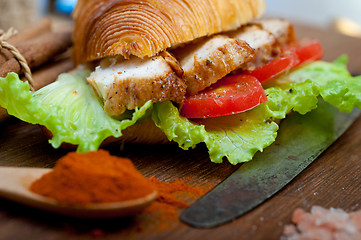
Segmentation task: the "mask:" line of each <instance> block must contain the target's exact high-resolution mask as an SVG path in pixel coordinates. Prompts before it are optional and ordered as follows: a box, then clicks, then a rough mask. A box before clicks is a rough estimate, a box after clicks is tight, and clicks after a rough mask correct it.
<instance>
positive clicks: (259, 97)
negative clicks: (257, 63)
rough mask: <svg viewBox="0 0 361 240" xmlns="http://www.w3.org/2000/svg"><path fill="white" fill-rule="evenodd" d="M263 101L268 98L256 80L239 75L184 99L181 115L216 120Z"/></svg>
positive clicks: (222, 80)
mask: <svg viewBox="0 0 361 240" xmlns="http://www.w3.org/2000/svg"><path fill="white" fill-rule="evenodd" d="M266 101H267V96H266V94H265V92H264V89H263V87H262V85H261V84H260V82H259V81H258V80H257V78H255V77H253V76H250V75H246V74H242V75H235V76H229V77H225V78H223V79H221V80H219V81H218V82H217V83H215V84H213V85H212V86H211V87H209V88H207V89H204V90H203V91H201V92H199V93H197V94H195V95H191V96H187V97H186V99H185V101H184V105H183V106H182V109H181V112H180V113H181V115H182V116H184V117H186V118H208V117H219V116H225V115H231V114H236V113H240V112H243V111H246V110H249V109H252V108H254V107H256V106H258V105H259V104H260V103H262V102H266Z"/></svg>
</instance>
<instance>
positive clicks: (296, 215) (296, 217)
mask: <svg viewBox="0 0 361 240" xmlns="http://www.w3.org/2000/svg"><path fill="white" fill-rule="evenodd" d="M306 218H307V214H306V212H305V211H303V209H302V208H296V209H295V211H294V212H293V215H292V222H293V223H295V224H297V223H299V222H302V221H304V220H305V219H306Z"/></svg>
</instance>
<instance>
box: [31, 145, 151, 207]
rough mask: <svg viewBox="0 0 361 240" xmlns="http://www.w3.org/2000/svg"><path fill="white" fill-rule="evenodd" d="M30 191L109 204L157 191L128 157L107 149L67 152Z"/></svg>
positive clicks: (65, 199) (62, 199)
mask: <svg viewBox="0 0 361 240" xmlns="http://www.w3.org/2000/svg"><path fill="white" fill-rule="evenodd" d="M30 190H31V191H33V192H35V193H37V194H40V195H43V196H46V197H49V198H53V199H56V200H58V201H59V202H60V203H64V204H87V203H110V202H120V201H127V200H133V199H138V198H142V197H145V196H147V195H148V194H151V193H152V192H154V191H155V187H154V186H153V185H152V183H151V182H150V181H149V180H148V179H147V178H145V177H144V176H143V175H142V174H141V173H140V172H139V171H138V170H137V169H136V168H135V167H134V165H133V163H132V162H131V161H130V160H129V159H125V158H120V157H116V156H112V155H110V154H109V153H108V152H107V151H105V150H98V151H96V152H89V153H85V154H83V153H75V152H71V153H68V154H67V155H66V156H64V157H62V158H60V159H59V161H58V162H57V163H56V165H55V167H54V169H53V171H51V172H50V173H48V174H45V175H44V176H43V177H41V178H40V179H38V180H37V181H35V182H34V183H33V184H32V185H31V186H30Z"/></svg>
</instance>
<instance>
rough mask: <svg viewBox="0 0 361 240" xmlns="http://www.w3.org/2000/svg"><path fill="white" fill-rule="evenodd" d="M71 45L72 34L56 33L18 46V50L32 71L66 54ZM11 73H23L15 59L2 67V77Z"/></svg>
mask: <svg viewBox="0 0 361 240" xmlns="http://www.w3.org/2000/svg"><path fill="white" fill-rule="evenodd" d="M71 44H72V40H71V33H70V32H54V33H48V34H45V35H42V36H40V37H37V38H34V39H31V40H28V41H25V42H23V43H21V44H18V45H16V48H17V49H18V50H19V52H20V53H21V55H23V57H24V58H25V60H26V61H27V63H28V65H29V67H30V69H34V68H37V67H39V66H40V65H42V64H44V63H46V62H48V61H50V60H51V59H52V58H53V57H54V56H56V55H58V54H60V53H62V52H65V51H66V50H67V49H68V48H69V47H70V46H71ZM9 72H15V73H17V74H20V73H22V69H21V66H20V64H19V62H18V61H17V60H16V59H15V58H11V59H10V60H8V61H6V62H5V63H4V64H3V65H2V66H1V67H0V77H5V76H6V75H7V74H8V73H9Z"/></svg>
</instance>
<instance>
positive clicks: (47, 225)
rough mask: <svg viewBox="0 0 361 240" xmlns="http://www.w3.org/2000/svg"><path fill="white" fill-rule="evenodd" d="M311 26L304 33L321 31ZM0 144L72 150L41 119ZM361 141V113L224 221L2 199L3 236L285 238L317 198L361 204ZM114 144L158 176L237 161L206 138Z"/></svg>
mask: <svg viewBox="0 0 361 240" xmlns="http://www.w3.org/2000/svg"><path fill="white" fill-rule="evenodd" d="M304 30H305V31H304V33H307V32H312V31H314V30H312V29H309V31H306V30H307V29H306V28H304ZM321 38H322V39H323V40H322V41H326V43H325V45H324V46H325V49H326V52H329V51H331V53H330V54H327V55H326V56H325V57H326V58H331V57H333V53H332V51H336V50H337V49H335V48H334V47H333V46H334V45H336V43H333V42H337V41H339V44H340V45H341V44H346V45H347V46H345V49H346V50H347V49H348V50H347V51H348V52H346V53H348V54H349V56H350V59H352V60H355V61H358V59H359V58H360V56H361V53H359V52H358V51H359V50H358V49H357V50H355V51H351V49H356V48H357V45H356V41H355V39H353V38H348V37H344V36H339V35H338V34H334V33H332V32H327V33H326V32H323V33H322V34H321ZM327 39H328V40H329V41H330V42H329V43H327V41H328V40H327ZM337 39H338V40H337ZM358 43H359V40H358V41H357V44H358ZM352 44H353V45H352ZM337 51H338V50H337ZM326 60H333V59H326ZM359 66H361V65H359ZM359 66H353V65H351V67H352V70H354V71H355V72H358V71H359V70H360V69H359ZM360 72H361V70H360ZM0 143H1V144H0V165H1V166H24V167H52V166H54V164H55V162H56V160H57V159H58V158H59V157H61V156H63V155H64V154H66V153H67V151H66V150H61V149H53V148H52V147H51V146H50V145H49V144H48V143H47V140H46V139H45V137H44V136H43V134H42V132H41V130H40V128H39V127H38V126H33V125H29V124H26V123H23V122H21V121H20V120H16V119H14V118H11V119H8V120H6V121H5V122H4V123H2V124H1V125H0ZM359 146H361V118H358V119H357V120H356V122H355V123H354V124H353V125H352V126H351V127H350V128H349V129H348V130H347V132H346V133H345V134H344V135H343V136H342V137H341V138H339V139H338V140H337V141H336V142H335V143H334V144H333V145H331V146H330V147H329V148H328V149H327V150H326V151H325V152H324V153H323V154H322V155H321V156H320V157H319V158H317V159H316V160H315V161H314V162H313V163H312V164H311V165H310V166H309V167H307V168H306V169H305V170H304V171H303V172H302V173H301V174H299V175H298V176H297V177H296V178H295V179H294V180H293V181H292V182H291V183H290V184H288V185H287V186H286V187H285V188H284V189H282V190H281V191H280V192H279V193H278V194H276V195H275V196H273V197H272V198H270V199H269V200H267V201H266V202H265V203H263V204H262V205H260V206H258V207H257V208H255V209H254V210H252V211H251V212H249V213H247V214H245V215H244V216H242V217H240V218H238V219H237V220H235V221H233V222H231V223H228V224H225V225H223V226H221V227H217V228H213V229H197V228H192V227H189V226H187V225H185V224H183V223H181V222H179V221H178V222H174V224H173V223H172V227H170V228H168V229H166V230H164V231H156V230H155V229H154V228H153V227H152V225H151V224H149V222H152V221H154V219H156V218H152V216H136V217H134V218H126V219H112V220H103V221H90V220H79V219H73V218H67V217H60V216H58V215H55V214H51V213H47V212H42V211H39V210H34V209H32V208H29V207H25V206H22V205H19V204H16V203H13V202H10V201H7V200H3V199H0V239H29V236H31V238H32V239H50V240H55V239H91V238H93V237H94V236H97V234H98V233H99V231H100V232H101V235H102V237H101V238H100V239H215V240H218V239H219V240H221V239H255V240H257V239H271V240H272V239H279V238H280V236H281V234H282V230H283V226H284V225H285V224H288V223H290V222H291V216H292V212H293V210H294V209H295V208H297V207H301V208H304V209H305V210H307V211H309V209H310V208H311V206H313V205H320V206H323V207H325V208H329V207H335V208H342V209H344V210H346V211H354V210H359V209H361V207H360V205H359V204H361V189H360V187H359V186H360V185H361V178H360V177H359V176H360V174H361V151H360V148H359ZM108 150H109V151H110V152H111V153H112V154H114V155H118V156H122V157H129V158H130V159H132V160H133V161H134V163H135V165H136V166H137V168H138V169H140V171H141V172H142V173H143V174H144V175H146V176H156V177H157V178H159V179H161V180H164V181H170V180H172V179H176V178H183V177H189V183H190V184H208V183H209V184H215V183H219V182H220V181H222V180H223V179H224V178H226V177H227V176H228V175H229V174H230V173H232V172H233V171H234V170H235V169H236V168H237V167H238V166H233V165H230V164H227V163H224V164H213V163H211V162H210V161H209V158H208V155H207V151H206V148H205V147H204V146H203V145H200V146H198V147H197V148H195V149H193V150H189V151H183V150H181V149H179V148H178V146H176V145H157V146H146V145H136V144H126V145H125V150H123V151H121V150H120V149H119V147H111V148H108ZM0 181H1V180H0ZM194 200H195V199H193V200H191V201H194ZM137 224H141V225H142V228H141V229H134V225H137ZM99 229H100V230H99Z"/></svg>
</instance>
